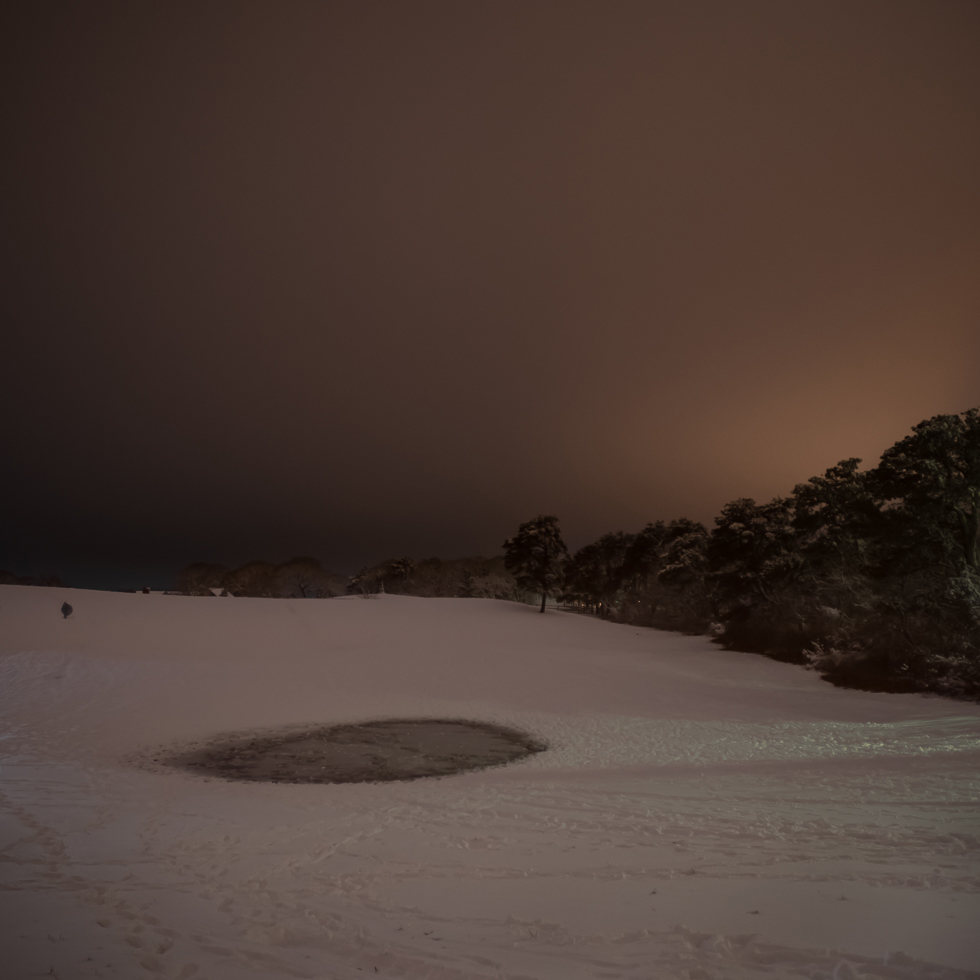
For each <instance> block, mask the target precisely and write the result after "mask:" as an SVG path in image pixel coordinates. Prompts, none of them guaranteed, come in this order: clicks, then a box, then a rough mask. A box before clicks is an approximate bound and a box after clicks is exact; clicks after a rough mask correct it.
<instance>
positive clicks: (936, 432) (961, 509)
mask: <svg viewBox="0 0 980 980" xmlns="http://www.w3.org/2000/svg"><path fill="white" fill-rule="evenodd" d="M876 477H877V480H878V484H879V488H880V489H879V493H880V496H881V497H882V499H883V500H888V501H892V502H893V503H894V507H893V513H894V516H895V517H896V522H895V526H896V531H898V532H899V533H901V534H902V536H903V537H904V538H905V539H906V542H907V547H908V548H910V549H912V550H913V551H917V552H918V553H919V561H920V562H928V561H930V560H931V561H938V562H941V563H943V564H946V565H949V566H953V567H955V566H956V565H959V564H963V563H965V564H966V565H967V566H968V567H969V568H970V569H971V570H972V571H974V572H976V571H978V570H980V409H976V408H971V409H969V410H968V411H966V412H961V413H960V414H959V415H936V416H933V418H931V419H927V420H926V421H924V422H920V423H919V424H918V425H916V426H913V428H912V435H910V436H906V437H905V438H904V439H902V440H901V442H897V443H896V444H895V445H894V446H892V447H891V449H887V450H886V451H885V452H884V453H882V456H881V463H880V464H879V465H878V468H877V470H876Z"/></svg>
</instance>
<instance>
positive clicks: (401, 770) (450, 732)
mask: <svg viewBox="0 0 980 980" xmlns="http://www.w3.org/2000/svg"><path fill="white" fill-rule="evenodd" d="M546 748H547V746H546V745H545V743H544V742H542V741H540V740H539V739H535V738H533V737H532V736H530V735H527V734H526V733H524V732H520V731H517V730H516V729H513V728H505V727H504V726H502V725H493V724H489V723H486V722H475V721H464V720H460V719H408V718H402V719H394V720H386V721H371V722H362V723H360V724H351V725H331V726H327V727H309V728H305V729H302V730H296V729H292V730H288V731H280V732H261V733H252V734H235V735H229V736H219V737H218V738H215V739H213V740H211V741H210V742H208V743H206V744H197V745H193V746H189V747H186V748H184V749H180V750H178V751H176V752H173V753H172V754H166V753H161V752H159V751H157V752H154V753H153V756H152V761H153V762H154V763H162V764H163V765H165V766H168V767H172V768H176V769H182V770H184V771H185V772H193V773H198V774H200V775H204V776H217V777H219V778H222V779H230V780H236V781H246V782H265V783H373V782H389V781H392V780H406V779H421V778H423V777H426V776H449V775H452V774H453V773H457V772H466V771H469V770H474V769H485V768H487V767H489V766H502V765H506V764H507V763H509V762H514V761H516V760H517V759H522V758H524V757H526V756H528V755H532V754H533V753H535V752H543V751H544V750H545V749H546Z"/></svg>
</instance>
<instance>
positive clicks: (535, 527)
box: [504, 515, 568, 612]
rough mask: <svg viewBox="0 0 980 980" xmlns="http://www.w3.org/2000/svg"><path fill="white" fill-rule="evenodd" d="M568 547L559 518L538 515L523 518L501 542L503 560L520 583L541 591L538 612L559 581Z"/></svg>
mask: <svg viewBox="0 0 980 980" xmlns="http://www.w3.org/2000/svg"><path fill="white" fill-rule="evenodd" d="M567 561H568V548H567V547H566V546H565V542H564V541H563V540H562V537H561V531H560V530H559V529H558V518H557V517H550V516H544V515H541V516H539V517H536V518H534V520H533V521H526V522H525V523H524V524H522V525H521V526H520V527H519V528H518V529H517V534H516V535H515V536H514V537H513V538H508V539H507V540H506V541H505V542H504V563H505V564H506V566H507V570H508V571H509V572H512V573H513V575H514V577H515V578H516V579H517V582H518V584H519V585H521V586H523V587H524V588H526V589H532V590H533V591H535V592H539V593H540V594H541V612H544V610H545V605H546V604H547V601H548V596H549V595H555V594H556V593H557V591H558V587H559V585H560V583H561V581H562V577H563V573H564V566H565V562H567Z"/></svg>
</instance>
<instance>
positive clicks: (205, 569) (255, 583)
mask: <svg viewBox="0 0 980 980" xmlns="http://www.w3.org/2000/svg"><path fill="white" fill-rule="evenodd" d="M177 591H178V592H182V593H183V594H184V595H215V594H218V595H221V594H225V595H229V596H252V597H255V598H264V599H328V598H330V597H331V596H338V595H344V594H345V592H346V591H347V579H346V578H345V577H344V576H342V575H338V574H336V573H335V572H328V571H327V570H326V569H325V568H324V567H323V565H321V564H320V562H319V561H317V559H316V558H290V559H289V561H284V562H282V563H281V564H279V565H273V564H270V563H269V562H267V561H248V562H245V564H244V565H240V566H239V567H238V568H231V569H229V568H226V567H225V566H223V565H212V564H209V563H208V562H203V561H199V562H195V563H194V564H193V565H188V566H187V568H185V569H184V570H183V571H182V572H181V573H180V575H179V576H178V577H177Z"/></svg>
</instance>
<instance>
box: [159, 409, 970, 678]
mask: <svg viewBox="0 0 980 980" xmlns="http://www.w3.org/2000/svg"><path fill="white" fill-rule="evenodd" d="M860 463H861V460H859V459H846V460H842V461H841V462H840V463H838V464H837V465H836V466H832V467H831V468H830V469H828V470H827V471H826V472H825V473H824V474H823V475H822V476H815V477H812V478H811V479H809V480H808V481H807V482H806V483H801V484H798V485H797V486H796V487H795V488H794V490H793V492H792V493H791V494H790V495H789V496H788V497H777V498H775V499H773V500H771V501H769V502H768V503H764V504H758V503H756V502H755V501H754V500H751V499H748V498H742V499H738V500H734V501H732V502H731V503H729V504H727V505H726V506H725V507H724V508H722V511H721V514H720V515H719V516H718V517H716V518H715V521H714V527H713V528H711V529H710V530H709V529H708V528H707V527H705V525H703V524H701V523H699V522H697V521H691V520H687V519H684V518H682V519H679V520H674V521H670V522H669V523H665V522H663V521H657V522H655V523H651V524H648V525H647V526H646V527H645V528H643V530H641V531H639V532H638V533H635V534H631V533H624V532H615V533H611V534H605V535H603V536H602V537H601V538H599V540H597V541H595V542H593V543H592V544H589V545H586V546H585V547H584V548H581V549H580V550H579V551H577V552H576V553H575V554H574V555H569V553H568V549H567V548H566V546H565V543H564V541H563V540H562V536H561V531H560V529H559V526H558V519H557V518H555V517H549V516H542V517H538V518H535V519H534V520H532V521H528V522H526V523H525V524H522V525H521V526H520V528H519V529H518V532H517V534H516V535H515V536H514V537H513V538H511V539H509V540H507V541H505V542H504V546H503V547H504V552H505V553H504V555H502V556H498V557H495V558H462V559H457V560H454V561H442V560H440V559H438V558H429V559H425V560H424V561H418V562H416V561H414V560H413V559H411V558H394V559H389V560H388V561H384V562H381V563H379V564H377V565H374V566H372V567H370V568H362V569H361V570H360V571H359V572H358V573H357V574H356V575H354V576H352V577H350V578H347V577H345V576H342V575H338V574H336V573H331V572H328V571H326V570H325V569H324V568H323V567H322V566H321V565H320V563H319V562H318V561H317V560H316V559H313V558H293V559H291V560H290V561H288V562H283V563H282V564H281V565H271V564H268V563H266V562H259V561H255V562H248V563H246V564H245V565H242V566H241V567H240V568H236V569H232V570H228V569H224V568H221V567H220V566H216V565H208V564H205V563H198V564H196V565H191V566H189V567H188V568H187V569H185V571H184V572H183V573H182V575H181V578H180V582H179V583H178V588H179V590H180V591H182V592H185V593H188V594H194V595H202V594H213V593H214V592H215V591H217V592H219V593H220V592H221V591H225V592H226V593H227V594H229V595H236V596H268V597H294V598H321V597H330V596H338V595H344V594H351V593H353V594H361V595H371V594H375V593H378V592H390V593H400V594H403V595H416V596H427V597H464V596H471V597H477V598H492V599H512V600H517V601H521V602H528V601H536V602H540V604H541V611H542V612H544V611H545V608H546V604H547V600H548V598H549V597H551V598H553V599H556V600H558V601H560V602H562V603H563V604H564V605H565V606H566V608H573V609H578V610H580V611H582V612H587V613H592V614H595V615H598V616H602V617H606V618H609V619H612V620H615V621H619V622H626V623H632V624H636V625H643V626H652V627H657V628H659V629H668V630H676V631H681V632H687V633H705V634H709V635H711V636H713V637H714V638H715V639H716V640H717V641H718V642H719V643H720V644H721V645H722V646H724V647H725V648H727V649H733V650H741V651H746V652H753V653H761V654H765V655H767V656H770V657H774V658H776V659H779V660H785V661H789V662H793V663H802V664H808V665H810V666H812V667H814V668H816V669H817V670H819V671H820V672H821V673H822V674H823V676H824V677H826V678H827V679H828V680H831V681H833V682H834V683H838V684H841V685H845V686H849V687H862V688H871V689H875V690H890V691H935V692H938V693H943V694H953V695H957V696H966V697H980V540H978V538H980V410H978V409H970V410H969V411H966V412H963V413H960V414H959V415H937V416H935V417H934V418H931V419H928V420H927V421H924V422H921V423H920V424H919V425H917V426H915V427H914V428H913V430H912V434H911V435H909V436H907V437H906V438H904V439H902V440H901V441H900V442H898V443H896V444H895V445H894V446H892V447H891V448H890V449H888V450H887V451H886V452H885V453H883V454H882V456H881V459H880V461H879V463H878V465H877V466H875V467H874V468H873V469H870V470H863V471H862V470H861V469H859V466H860Z"/></svg>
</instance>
